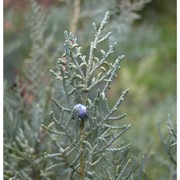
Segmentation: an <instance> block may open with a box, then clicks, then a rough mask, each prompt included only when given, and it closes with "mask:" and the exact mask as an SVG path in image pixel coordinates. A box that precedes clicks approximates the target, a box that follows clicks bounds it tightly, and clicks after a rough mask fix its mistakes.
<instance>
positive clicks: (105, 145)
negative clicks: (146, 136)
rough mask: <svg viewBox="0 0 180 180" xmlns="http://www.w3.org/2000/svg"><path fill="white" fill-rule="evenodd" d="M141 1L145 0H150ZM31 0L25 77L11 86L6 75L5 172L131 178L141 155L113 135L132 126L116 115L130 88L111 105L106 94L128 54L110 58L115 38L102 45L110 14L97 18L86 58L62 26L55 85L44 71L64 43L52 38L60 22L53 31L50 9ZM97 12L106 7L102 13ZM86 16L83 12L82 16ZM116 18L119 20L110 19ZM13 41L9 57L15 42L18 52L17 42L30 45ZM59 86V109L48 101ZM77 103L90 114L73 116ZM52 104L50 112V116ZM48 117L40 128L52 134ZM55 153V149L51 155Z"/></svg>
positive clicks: (32, 175) (17, 176) (36, 176)
mask: <svg viewBox="0 0 180 180" xmlns="http://www.w3.org/2000/svg"><path fill="white" fill-rule="evenodd" d="M87 2H88V1H87ZM89 2H90V1H89ZM108 2H109V1H108ZM141 2H142V4H144V3H145V0H144V1H141ZM93 3H94V2H93ZM30 4H31V8H30V11H29V15H28V16H27V18H26V22H28V28H27V29H28V30H29V31H28V32H29V33H28V35H29V36H30V38H29V39H30V43H29V39H28V43H29V46H30V50H29V49H28V52H29V54H28V58H27V59H25V61H24V62H23V63H22V66H21V67H23V68H22V69H23V76H21V77H19V78H18V79H16V80H15V84H14V85H13V86H11V87H9V84H7V83H6V82H5V84H4V92H5V93H4V97H5V98H4V179H58V178H59V177H73V178H74V177H75V178H79V177H81V178H86V179H88V178H89V179H92V178H95V179H96V178H104V177H107V176H108V177H109V179H122V178H124V179H128V178H129V179H133V178H134V177H135V175H133V171H134V169H136V168H135V167H136V164H137V161H136V160H135V158H134V159H129V157H128V152H129V144H125V143H124V142H123V140H120V141H116V140H118V139H119V138H120V137H121V136H122V135H123V134H124V133H125V132H126V131H127V130H128V129H129V128H130V125H129V124H128V125H126V124H121V122H120V121H119V120H121V119H123V118H124V117H125V114H122V115H117V114H116V112H117V110H118V108H119V106H120V105H121V103H122V101H123V99H124V97H125V96H126V94H127V93H128V89H127V90H125V91H124V92H123V93H122V94H121V95H120V97H119V99H118V100H117V102H116V103H115V105H114V107H112V108H111V107H109V104H108V98H107V93H108V89H109V88H110V85H111V82H112V80H113V79H114V78H115V77H116V75H117V72H118V70H119V68H120V63H121V61H122V59H123V58H124V56H119V57H117V59H115V61H114V62H113V63H112V62H110V61H108V60H109V59H110V58H111V57H112V56H113V57H114V53H113V52H114V51H115V47H116V43H113V44H111V45H109V49H107V50H101V47H103V46H104V44H108V43H110V42H109V39H110V36H111V33H110V32H108V33H106V34H105V35H102V34H101V33H102V31H103V30H104V28H105V26H106V23H107V19H108V17H109V16H110V18H111V17H112V16H111V13H110V14H108V13H107V14H106V16H105V18H104V20H103V21H102V23H101V25H100V26H98V25H96V24H95V23H94V24H93V29H94V35H95V36H94V40H93V42H92V43H91V45H90V52H89V56H88V57H86V56H84V55H82V53H81V47H80V46H79V45H78V44H77V40H76V38H74V36H73V35H72V34H71V33H68V32H65V45H64V47H65V53H64V54H63V55H62V57H61V58H60V59H59V60H58V69H57V70H55V71H52V73H53V74H54V75H55V77H56V79H57V85H56V87H55V86H54V85H53V83H52V80H51V78H49V75H48V73H47V72H48V69H49V67H50V66H53V62H54V60H55V59H57V57H58V56H59V51H60V50H61V45H59V44H60V43H59V40H58V41H56V37H55V33H56V26H53V30H52V31H51V32H49V30H47V26H48V24H47V22H48V18H49V16H47V14H46V13H45V12H44V11H43V10H42V9H41V7H40V6H39V5H38V3H37V2H36V1H34V0H30ZM84 4H86V3H85V2H84ZM87 7H88V6H87ZM87 7H86V8H87ZM104 8H106V6H104ZM95 9H96V8H95ZM96 10H97V9H96ZM103 11H104V9H103ZM111 12H113V9H112V10H111ZM93 14H94V15H97V14H96V13H93ZM100 14H102V12H99V13H98V16H99V15H100ZM84 17H85V16H83V13H82V14H81V18H80V19H79V21H81V20H83V18H84ZM88 17H91V15H90V14H88ZM113 17H114V16H113ZM53 19H57V18H53ZM130 19H131V18H130ZM115 21H116V22H117V21H118V18H117V19H116V18H115ZM84 22H86V21H84ZM111 22H114V21H113V20H112V19H111ZM114 23H115V22H114ZM116 24H117V25H118V23H116ZM110 26H112V24H110ZM84 27H85V26H84ZM83 31H84V32H86V33H84V35H83V37H86V36H87V34H88V33H87V31H86V30H85V29H83ZM104 32H105V31H104ZM88 35H89V34H88ZM88 38H89V37H88ZM82 39H83V38H82ZM19 40H20V41H19ZM26 40H27V39H26ZM22 41H23V42H22ZM14 42H15V44H14V43H7V44H6V45H7V46H8V45H9V46H10V47H11V48H8V47H6V48H5V50H7V51H5V56H8V57H9V56H10V55H12V53H15V51H16V50H17V49H18V50H19V51H20V49H19V48H20V47H21V46H20V45H23V46H24V44H27V42H26V41H24V39H18V40H17V41H14ZM16 42H18V43H16ZM110 56H111V57H110ZM54 89H57V91H58V92H57V93H56V98H53V101H54V105H55V106H56V108H57V109H54V105H52V104H51V101H50V97H51V96H52V94H55V92H54ZM94 92H95V93H96V95H95V97H94ZM77 103H82V104H84V105H86V106H87V110H88V119H87V120H84V121H81V120H79V119H78V118H75V119H73V118H72V116H73V107H74V105H75V104H77ZM52 106H53V107H52ZM50 109H53V111H52V112H51V113H50V117H48V115H47V114H48V112H49V111H50ZM50 118H51V119H52V122H51V123H50V124H49V125H48V126H45V125H42V127H43V128H44V129H45V130H47V131H48V132H50V134H51V135H52V139H53V141H50V140H49V139H48V137H47V135H46V134H45V132H44V129H42V128H41V127H40V125H41V124H42V123H44V124H47V123H48V122H49V121H50ZM119 142H120V143H119ZM45 151H46V152H48V153H47V154H46V155H45V156H46V157H51V158H47V159H44V157H43V152H45ZM52 152H55V153H53V154H49V153H52ZM58 166H61V169H57V170H55V169H53V170H51V171H50V170H49V171H45V168H47V169H48V167H49V169H52V167H58Z"/></svg>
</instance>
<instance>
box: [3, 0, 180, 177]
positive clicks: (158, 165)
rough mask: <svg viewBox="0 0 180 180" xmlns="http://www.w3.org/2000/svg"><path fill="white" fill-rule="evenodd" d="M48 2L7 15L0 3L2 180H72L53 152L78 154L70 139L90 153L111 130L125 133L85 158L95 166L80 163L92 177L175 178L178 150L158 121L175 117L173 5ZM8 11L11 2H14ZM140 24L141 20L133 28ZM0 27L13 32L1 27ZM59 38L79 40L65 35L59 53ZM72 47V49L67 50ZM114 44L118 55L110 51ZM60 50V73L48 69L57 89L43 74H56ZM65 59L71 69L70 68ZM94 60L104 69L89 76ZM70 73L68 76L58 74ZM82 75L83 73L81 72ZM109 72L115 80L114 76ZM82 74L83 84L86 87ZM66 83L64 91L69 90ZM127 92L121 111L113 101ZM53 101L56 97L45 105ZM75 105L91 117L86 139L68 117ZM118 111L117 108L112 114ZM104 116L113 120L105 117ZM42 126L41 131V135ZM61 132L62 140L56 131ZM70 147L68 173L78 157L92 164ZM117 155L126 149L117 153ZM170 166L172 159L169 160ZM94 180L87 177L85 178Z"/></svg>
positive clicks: (76, 121) (141, 1) (77, 122)
mask: <svg viewBox="0 0 180 180" xmlns="http://www.w3.org/2000/svg"><path fill="white" fill-rule="evenodd" d="M54 2H55V1H53V3H52V4H51V3H50V5H49V6H48V8H47V9H46V8H45V9H43V8H42V7H41V6H40V5H39V4H38V3H37V2H36V1H33V0H32V1H30V6H28V7H26V8H22V9H12V8H11V7H8V8H6V3H5V14H4V20H5V25H4V29H5V30H4V40H5V42H4V46H5V48H4V75H5V76H4V77H5V79H6V80H7V81H6V80H5V83H4V179H58V178H59V177H66V176H68V173H69V172H70V171H71V172H72V173H73V172H74V171H73V170H72V169H71V168H69V169H68V168H67V166H66V167H65V166H64V164H63V163H62V158H61V159H60V157H58V158H57V156H58V154H60V152H61V150H62V149H60V148H59V146H60V145H61V146H60V147H62V148H63V150H67V152H68V151H69V149H66V147H67V146H72V147H74V146H75V145H74V144H73V141H72V144H70V142H71V140H70V137H68V136H65V134H67V133H69V132H70V134H71V135H72V134H73V135H76V136H75V137H74V136H73V139H75V140H76V142H83V143H82V149H83V148H86V149H91V146H92V144H93V145H94V144H97V143H99V146H100V145H101V146H102V147H103V146H104V145H105V143H108V142H109V141H110V138H112V137H113V135H114V137H113V138H115V136H116V135H117V134H118V132H119V133H120V132H122V133H123V132H124V133H125V134H124V135H123V136H121V135H120V137H119V138H117V139H116V140H115V141H114V142H113V143H112V145H111V147H109V148H108V150H105V153H104V154H103V155H102V156H101V154H100V153H99V154H97V155H96V157H95V158H94V159H92V162H93V163H94V166H93V165H92V164H93V163H91V164H90V165H89V164H88V163H86V162H85V163H84V164H85V165H86V167H88V168H89V169H90V170H91V172H93V171H95V172H96V171H98V173H99V174H100V172H101V171H102V170H103V171H102V172H103V173H104V176H106V178H107V177H109V179H113V175H114V174H116V173H117V176H116V177H117V178H119V179H121V178H122V176H123V177H125V178H128V177H129V179H133V178H134V179H156V178H157V177H158V178H159V179H167V178H169V179H173V178H175V176H176V165H175V163H173V161H174V162H175V161H176V149H175V147H176V145H175V144H174V145H173V147H171V144H173V143H171V142H172V141H173V142H175V141H176V138H175V137H174V136H172V135H171V134H168V133H167V127H166V126H164V122H163V120H164V119H166V116H167V112H170V113H171V114H172V115H173V116H172V118H171V119H172V120H175V119H176V116H175V114H176V112H175V109H176V78H175V74H176V71H175V69H176V18H175V17H176V8H175V6H174V3H175V0H173V1H172V2H165V1H162V0H159V1H152V2H151V3H148V4H147V5H146V7H145V8H144V10H143V11H142V10H141V9H143V6H144V5H145V4H146V3H147V2H149V1H146V0H137V1H127V0H121V1H116V0H113V1H108V0H107V1H106V0H102V1H101V0H99V1H98V3H97V1H95V0H92V1H80V0H74V1H56V4H55V6H54ZM78 2H79V4H78ZM14 3H15V4H16V3H18V0H17V1H16V2H14ZM43 3H46V2H45V1H43ZM20 4H22V3H20ZM20 6H21V5H20ZM22 6H23V5H22ZM46 7H47V6H46ZM156 8H158V12H157V11H156ZM107 10H109V12H110V14H109V18H110V20H109V22H108V26H107V27H106V28H104V29H103V34H104V35H103V36H102V34H100V38H102V39H101V41H100V42H99V44H98V46H97V48H96V50H95V51H94V50H93V46H91V41H92V40H91V39H92V38H91V37H92V36H93V35H94V34H96V35H97V31H98V28H99V27H100V24H99V22H100V20H101V17H102V14H104V12H105V11H107ZM139 10H141V11H140V12H139V13H137V11H139ZM47 12H48V14H47ZM140 17H142V18H141V20H138V21H136V22H137V23H136V24H133V25H132V23H133V22H134V21H135V20H137V19H138V18H140ZM93 21H94V22H95V23H96V24H97V25H96V26H95V24H94V25H93V29H94V32H93V31H92V29H91V28H90V27H89V24H91V23H92V22H93ZM6 22H7V25H8V23H10V26H6ZM65 30H68V31H70V32H72V33H73V34H74V35H75V36H76V37H78V41H77V40H76V39H75V38H74V36H73V35H72V34H71V33H66V36H65V41H66V42H65V46H63V41H64V40H63V38H64V37H63V33H62V32H64V31H65ZM109 31H111V32H112V33H111V34H110V33H108V32H109ZM103 37H104V38H103ZM71 40H74V41H75V44H76V45H77V46H76V45H75V44H74V45H75V46H73V44H72V42H71ZM114 41H116V42H117V44H120V45H121V47H120V48H117V47H116V46H117V45H116V44H114V43H113V42H114ZM93 42H94V41H93ZM78 43H79V44H81V46H82V47H81V49H80V47H79V45H78ZM118 46H119V45H118ZM90 47H92V48H90ZM64 48H65V51H64V52H65V53H64V54H63V55H62V57H60V58H59V60H58V65H57V68H55V70H54V71H52V72H54V75H55V78H56V77H57V78H56V79H57V80H56V82H57V83H56V84H55V85H54V77H53V76H50V75H49V73H48V70H49V69H50V68H52V69H54V66H55V63H56V60H57V58H58V57H59V54H60V53H61V54H62V51H63V49H64ZM78 48H79V49H78ZM90 49H91V54H93V53H94V54H93V55H94V58H92V62H93V63H92V64H91V65H92V66H88V64H87V61H88V59H89V57H90ZM101 49H103V50H101ZM93 51H94V52H93ZM92 52H93V53H92ZM68 53H70V55H69V57H70V58H69V61H70V63H69V64H68V65H67V64H66V55H67V54H68ZM78 53H80V54H79V55H78V56H76V55H77V54H78ZM122 53H123V54H126V59H127V60H128V61H124V62H123V63H122V64H121V62H118V60H117V61H116V63H115V59H116V58H117V57H118V56H119V54H122ZM85 56H86V57H85ZM82 57H83V58H85V59H83V58H82ZM81 58H82V59H81ZM74 59H75V61H73V62H71V61H72V60H74ZM103 59H104V60H103ZM117 59H118V58H117ZM101 60H102V64H101V65H100V66H99V67H97V69H96V70H94V71H91V70H90V69H91V68H92V69H93V68H95V67H96V65H98V64H99V63H100V62H101ZM119 60H120V59H119ZM120 61H121V60H120ZM114 63H115V64H116V65H117V66H115V65H114ZM120 64H121V65H123V68H122V69H121V71H119V70H118V68H119V65H120ZM80 65H81V66H80ZM67 67H68V71H69V73H68V74H66V73H64V71H63V69H64V70H65V69H66V68H67ZM87 67H89V74H88V73H86V70H87ZM111 68H113V69H114V72H116V73H111V71H110V70H111ZM91 72H92V74H91ZM63 73H64V79H65V80H64V84H62V81H63V79H62V75H63ZM87 74H88V75H89V83H87V84H85V81H84V79H85V78H86V75H87ZM90 74H91V75H90ZM17 75H18V76H19V78H17ZM83 75H84V77H83ZM98 75H99V76H98ZM103 75H105V76H104V77H103ZM66 76H67V77H66ZM106 76H107V77H106ZM66 78H67V79H66ZM69 78H70V80H71V84H68V81H69ZM113 79H114V81H113V82H111V81H112V80H113ZM9 80H11V81H10V82H11V83H9ZM101 80H103V82H101ZM67 84H68V86H67V87H65V86H66V85H67ZM84 84H85V86H84ZM64 85H65V86H64ZM109 86H112V87H113V88H111V87H110V88H109ZM127 86H128V87H129V88H130V90H131V91H130V93H129V95H128V96H127V97H126V101H123V106H121V97H120V95H119V94H120V91H122V90H123V89H125V88H126V87H127ZM89 88H90V89H91V90H89ZM65 89H67V90H68V91H66V90H65ZM98 89H99V90H98ZM103 92H104V93H103ZM125 92H126V91H125ZM52 96H53V97H55V98H53V99H51V97H52ZM67 97H68V98H67ZM67 99H69V100H68V101H69V102H68V101H67ZM118 99H119V101H118ZM116 102H117V103H116ZM77 103H82V104H85V105H86V106H87V108H88V112H89V113H90V114H89V115H88V117H92V118H91V119H90V121H89V120H88V119H87V120H86V121H85V124H84V125H85V127H84V137H85V138H86V141H85V140H84V141H82V140H81V139H78V137H81V135H82V134H83V131H81V133H80V130H79V128H80V127H81V128H80V129H82V130H83V128H82V127H83V124H82V123H81V121H80V120H79V119H71V117H72V116H73V107H74V105H75V104H77ZM119 104H120V108H118V109H117V110H116V108H113V107H116V105H117V106H118V105H119ZM113 109H114V110H116V111H114V110H113ZM111 111H112V114H111V113H110V112H111ZM49 112H51V113H50V116H49ZM123 112H128V118H124V117H125V114H123ZM109 113H110V114H111V115H110V116H109V117H108V116H107V115H108V114H109ZM105 117H108V118H109V120H108V122H106V121H105V122H103V119H104V118H105ZM96 119H98V122H101V123H102V124H103V127H101V126H99V127H100V128H99V129H100V130H99V131H97V132H96V133H94V136H93V135H92V134H90V135H89V136H88V137H86V136H87V134H88V132H90V131H91V129H92V128H93V129H92V131H93V130H94V131H95V129H96V127H97V124H96ZM157 119H159V120H160V124H161V131H160V132H161V135H160V137H161V138H162V139H163V143H164V145H163V143H162V141H161V140H160V138H159V134H158V131H157V128H155V127H156V126H157V125H156V124H157V122H156V121H157ZM60 120H61V121H60ZM64 120H65V121H64ZM50 122H51V123H50ZM90 122H92V124H90ZM49 123H50V125H49V126H48V125H47V124H49ZM41 124H45V125H47V126H45V125H44V126H43V128H42V127H41ZM59 124H60V125H61V126H60V125H59ZM128 124H132V128H131V129H130V130H128V131H126V130H127V129H128V128H129V125H128ZM62 125H63V126H62ZM80 125H81V126H80ZM65 126H66V128H67V132H65V131H66V129H63V128H64V127H65ZM108 129H110V130H109V132H107V133H108V134H107V136H105V138H104V137H103V136H100V137H101V138H100V139H99V140H97V141H96V142H94V141H93V138H96V139H97V137H98V135H101V133H102V132H103V131H105V130H108ZM174 129H175V128H170V132H176V131H175V130H174ZM45 131H48V132H49V133H50V136H49V135H47V132H45ZM105 132H106V131H105ZM98 133H99V134H98ZM168 135H169V138H168ZM92 136H93V137H92ZM49 137H52V138H51V139H50V138H49ZM90 137H91V139H90ZM106 138H107V140H106ZM113 138H112V139H113ZM168 139H169V140H168ZM65 140H67V142H66V141H65ZM105 140H106V142H105ZM166 140H168V141H166ZM64 141H65V142H64ZM127 142H130V143H131V145H129V144H127ZM88 143H89V144H90V145H91V146H90V145H89V144H88ZM77 147H80V144H76V148H74V149H73V151H72V153H70V157H69V159H67V162H69V163H71V164H70V165H72V166H71V167H73V166H75V165H76V164H78V163H80V162H81V157H82V155H84V156H85V157H84V159H86V158H90V159H91V156H88V157H86V155H88V153H90V152H91V151H88V150H86V151H85V152H84V151H80V150H79V149H77ZM129 147H130V148H129ZM121 148H124V149H123V152H121V151H122V149H121ZM100 150H101V149H100ZM169 150H170V151H169ZM44 152H48V153H46V156H47V157H48V156H50V157H51V158H44ZM77 152H79V153H78V154H77ZM169 152H170V154H169V155H168V153H169ZM171 152H172V153H171ZM51 153H53V154H52V155H53V157H52V156H51ZM54 153H55V154H54ZM56 153H58V154H56ZM65 153H66V152H65ZM66 155H67V154H66ZM134 156H137V158H136V157H134ZM171 156H172V157H171ZM107 157H108V158H107ZM142 157H143V158H142ZM170 157H171V158H170ZM118 158H119V161H118ZM172 158H173V161H171V160H170V159H172ZM114 159H115V160H114ZM137 159H138V160H139V159H142V162H141V163H140V164H139V163H138V160H137ZM116 160H117V161H116ZM82 162H83V161H82ZM113 162H114V164H113ZM119 162H120V163H119ZM58 163H62V164H61V165H60V168H52V169H51V168H50V169H49V170H46V169H48V168H49V167H52V166H53V165H55V164H58ZM80 164H83V163H80ZM55 166H56V165H55ZM57 166H59V165H57ZM106 166H108V168H105V167H106ZM115 167H116V169H114V168H115ZM138 168H139V169H138ZM76 169H78V168H76ZM78 172H79V171H78ZM78 172H75V173H74V176H76V177H78V175H75V174H78ZM112 172H114V174H113V175H112ZM132 174H133V175H132ZM71 175H73V174H71ZM91 176H94V175H93V174H91V173H90V175H89V177H91Z"/></svg>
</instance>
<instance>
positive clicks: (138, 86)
mask: <svg viewBox="0 0 180 180" xmlns="http://www.w3.org/2000/svg"><path fill="white" fill-rule="evenodd" d="M78 2H79V4H78ZM138 2H140V3H139V4H138ZM38 3H39V4H40V5H41V8H42V9H43V11H44V12H45V14H48V15H45V17H47V18H44V20H45V22H43V23H45V25H44V24H43V23H42V24H40V26H41V25H42V27H46V28H45V29H44V30H42V32H40V34H41V33H42V36H43V37H40V38H42V39H44V42H45V43H44V44H48V43H47V42H49V44H48V46H47V47H44V46H43V45H42V44H40V45H39V47H43V48H42V49H43V50H44V51H42V52H41V53H42V54H43V58H44V57H46V58H47V59H46V60H44V59H42V60H41V63H42V62H43V60H44V66H43V69H41V68H40V69H39V71H43V73H44V74H45V75H44V74H43V75H42V77H43V78H44V82H45V81H50V82H51V80H50V74H49V71H48V70H49V69H50V68H53V67H54V65H55V64H56V61H57V58H58V57H60V56H61V54H62V52H63V42H64V33H63V32H64V31H65V30H68V31H71V32H73V33H74V34H75V35H76V37H77V38H78V42H79V44H81V45H83V46H82V48H83V49H82V51H83V52H84V53H85V54H88V50H89V49H88V48H89V44H90V41H91V39H92V38H91V37H92V34H93V33H92V28H90V25H91V24H92V22H93V21H95V22H100V20H101V19H102V17H103V15H104V13H105V11H107V10H110V13H111V19H110V22H109V23H110V26H109V29H108V31H112V34H113V36H112V38H111V41H117V43H118V48H117V49H116V52H115V54H116V55H119V54H125V56H126V60H125V61H123V63H122V68H121V69H120V71H119V74H118V76H117V78H116V80H115V81H114V83H113V84H112V87H113V88H112V89H110V91H109V97H110V100H111V102H110V103H111V104H113V103H114V102H115V99H116V98H117V97H118V96H119V94H120V92H121V91H122V90H123V89H125V88H129V89H130V93H129V95H128V97H127V98H126V101H124V104H123V105H122V107H121V109H120V111H122V112H126V114H127V118H125V119H126V120H125V121H126V122H127V121H128V122H129V123H131V124H132V128H131V129H130V130H129V131H128V133H127V135H126V136H125V138H126V140H127V141H128V142H131V144H132V145H131V146H132V148H131V153H132V154H134V155H135V156H139V157H140V158H141V157H142V155H144V156H145V166H144V168H145V171H146V174H147V177H148V179H157V177H158V179H167V177H168V178H169V179H171V178H173V177H174V175H175V170H174V169H175V168H176V167H175V166H174V165H173V164H172V163H170V160H169V159H168V155H167V154H166V151H165V150H164V147H163V143H162V140H161V138H160V136H159V131H158V125H157V122H158V121H159V122H160V125H161V131H162V135H163V136H164V137H168V128H167V125H166V121H167V119H168V113H170V114H171V120H172V122H173V123H174V127H175V128H176V1H175V0H171V1H168V0H151V1H150V2H149V1H145V0H144V1H130V0H119V1H118V0H117V1H111V2H110V1H108V0H104V1H103V0H92V1H86V0H81V1H80V0H79V1H73V0H54V1H50V0H38ZM131 3H134V6H130V4H131ZM119 5H120V6H119ZM122 7H123V8H122ZM33 13H34V14H35V12H33V7H31V6H30V1H27V0H23V1H22V0H16V1H13V0H4V81H5V91H6V93H5V96H6V98H5V99H4V101H5V104H7V103H6V101H7V102H8V101H13V98H16V97H14V96H13V95H12V94H11V93H9V94H8V92H9V89H11V88H12V87H13V88H14V83H15V81H16V80H15V79H16V78H17V77H18V76H20V77H25V76H26V72H27V69H28V68H29V69H31V68H32V67H33V65H35V64H32V65H30V66H29V65H28V63H27V62H28V61H27V59H28V58H29V57H30V56H31V48H32V44H33V34H32V25H31V22H32V20H31V18H35V17H33ZM120 14H121V15H120ZM42 19H43V18H42ZM37 24H38V22H37ZM38 28H40V27H38ZM34 31H35V30H34ZM52 33H53V36H51V34H52ZM49 34H50V35H49ZM34 36H35V35H34ZM40 42H41V41H40ZM103 46H104V47H106V45H105V44H104V45H103ZM39 47H38V46H37V47H34V49H36V50H37V51H38V49H39ZM104 47H103V48H104ZM45 54H46V56H45ZM39 55H41V54H39ZM112 58H113V57H112ZM37 61H38V59H37ZM40 76H41V75H40V74H37V77H40ZM37 77H36V78H37ZM26 80H27V79H26ZM40 82H41V79H40ZM31 83H32V82H30V81H28V82H27V81H26V83H24V84H23V88H22V89H21V90H22V91H23V92H24V91H25V90H26V88H27V87H28V86H29V85H30V84H31ZM38 84H39V82H38V83H37V86H38ZM43 85H44V86H47V88H46V89H50V88H51V86H50V83H49V82H48V84H47V83H46V82H45V83H44V84H43ZM43 85H39V86H40V87H39V89H38V88H37V91H40V90H42V89H41V88H43V87H44V86H43ZM22 91H21V92H20V94H21V95H22ZM51 91H53V90H49V91H48V92H49V94H50V95H49V96H51ZM38 96H39V97H38V98H37V97H36V98H35V97H34V94H32V93H30V95H29V96H28V98H27V100H28V101H26V103H27V102H28V103H29V102H33V101H34V99H36V101H40V100H42V99H43V98H44V97H46V103H49V100H48V98H47V94H43V95H42V92H41V93H40V94H38ZM10 97H12V98H10ZM14 101H15V100H14ZM16 101H17V98H16ZM44 101H45V100H44ZM42 104H43V102H42ZM18 105H19V106H21V107H23V106H24V105H22V104H21V103H19V104H18ZM13 107H14V108H15V107H16V106H15V105H13ZM34 108H35V107H34ZM43 108H44V107H43ZM45 108H46V114H48V110H49V108H48V107H45ZM7 109H8V107H7ZM19 111H20V110H19ZM32 111H33V110H32ZM29 113H33V112H29ZM39 113H40V114H41V115H42V112H41V111H40V112H39ZM16 115H17V114H15V115H14V116H16ZM23 116H24V114H21V118H22V119H23V118H25V117H23ZM42 116H45V115H42ZM44 119H47V118H45V117H44ZM12 121H13V118H12ZM9 126H10V124H9ZM19 126H20V127H21V125H19ZM7 127H8V126H5V128H7ZM21 128H23V126H22V127H21ZM36 129H38V128H37V127H36ZM173 167H174V168H173Z"/></svg>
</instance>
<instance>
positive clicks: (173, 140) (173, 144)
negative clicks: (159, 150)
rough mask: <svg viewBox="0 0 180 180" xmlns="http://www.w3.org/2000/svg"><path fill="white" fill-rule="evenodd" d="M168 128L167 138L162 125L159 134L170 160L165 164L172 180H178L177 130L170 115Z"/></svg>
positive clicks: (167, 122) (159, 126)
mask: <svg viewBox="0 0 180 180" xmlns="http://www.w3.org/2000/svg"><path fill="white" fill-rule="evenodd" d="M166 124H167V128H168V130H169V131H168V135H167V138H165V135H163V134H162V131H161V125H160V123H158V132H159V136H160V139H161V142H162V144H163V146H164V150H165V152H166V155H167V157H168V159H169V160H166V161H164V162H163V163H164V164H165V165H166V166H167V168H168V169H169V172H170V178H171V179H177V170H176V168H177V160H176V159H177V157H176V156H177V130H176V126H174V124H173V121H172V118H171V116H170V114H169V115H168V120H167V121H166Z"/></svg>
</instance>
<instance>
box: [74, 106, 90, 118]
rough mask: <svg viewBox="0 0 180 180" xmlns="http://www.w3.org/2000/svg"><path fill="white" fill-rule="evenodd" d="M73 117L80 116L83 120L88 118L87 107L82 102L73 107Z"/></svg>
mask: <svg viewBox="0 0 180 180" xmlns="http://www.w3.org/2000/svg"><path fill="white" fill-rule="evenodd" d="M73 111H74V112H73V117H74V118H77V117H78V118H80V119H81V120H85V119H87V117H88V116H87V108H86V106H84V105H82V104H76V105H75V106H74V108H73Z"/></svg>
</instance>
